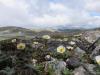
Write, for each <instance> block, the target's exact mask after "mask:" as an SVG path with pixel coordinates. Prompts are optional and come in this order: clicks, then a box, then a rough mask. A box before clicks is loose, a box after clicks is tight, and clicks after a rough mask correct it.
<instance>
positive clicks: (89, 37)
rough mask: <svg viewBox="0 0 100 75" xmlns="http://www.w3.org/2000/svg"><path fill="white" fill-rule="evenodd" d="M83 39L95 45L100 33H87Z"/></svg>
mask: <svg viewBox="0 0 100 75" xmlns="http://www.w3.org/2000/svg"><path fill="white" fill-rule="evenodd" d="M82 37H84V38H85V39H86V40H87V41H88V42H90V43H93V42H95V41H96V40H97V39H98V38H99V37H100V31H98V30H97V31H86V32H85V33H84V34H83V35H82Z"/></svg>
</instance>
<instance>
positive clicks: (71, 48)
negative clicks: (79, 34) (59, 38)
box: [66, 46, 74, 50]
mask: <svg viewBox="0 0 100 75" xmlns="http://www.w3.org/2000/svg"><path fill="white" fill-rule="evenodd" d="M66 48H67V49H68V50H73V49H74V47H72V46H67V47H66Z"/></svg>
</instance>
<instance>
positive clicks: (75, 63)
mask: <svg viewBox="0 0 100 75" xmlns="http://www.w3.org/2000/svg"><path fill="white" fill-rule="evenodd" d="M66 64H67V66H68V67H69V68H70V69H74V68H76V67H78V66H80V60H79V59H78V58H76V57H71V58H68V59H67V60H66Z"/></svg>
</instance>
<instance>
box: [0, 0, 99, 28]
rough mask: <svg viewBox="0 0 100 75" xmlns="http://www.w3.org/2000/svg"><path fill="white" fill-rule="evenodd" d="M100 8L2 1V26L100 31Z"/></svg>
mask: <svg viewBox="0 0 100 75" xmlns="http://www.w3.org/2000/svg"><path fill="white" fill-rule="evenodd" d="M99 8H100V0H70V1H69V0H28V1H27V0H0V25H1V26H8V25H10V26H11V25H13V26H22V27H57V26H65V25H66V26H67V27H76V28H78V27H79V28H80V27H84V26H85V27H100V15H99V13H100V9H99ZM93 13H94V14H93ZM97 13H98V14H97ZM94 25H95V26H94Z"/></svg>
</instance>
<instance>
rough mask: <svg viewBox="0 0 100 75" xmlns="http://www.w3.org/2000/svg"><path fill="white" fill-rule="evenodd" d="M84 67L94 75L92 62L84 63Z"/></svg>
mask: <svg viewBox="0 0 100 75" xmlns="http://www.w3.org/2000/svg"><path fill="white" fill-rule="evenodd" d="M85 67H86V69H87V70H88V71H89V72H90V73H91V74H93V75H96V72H95V71H94V68H95V67H96V66H95V65H93V64H85Z"/></svg>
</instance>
